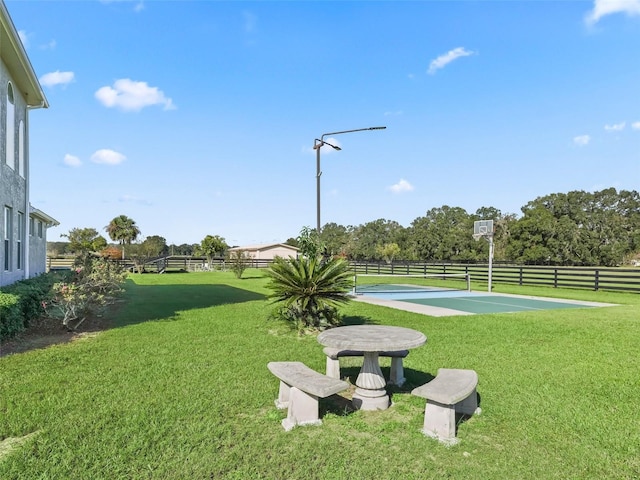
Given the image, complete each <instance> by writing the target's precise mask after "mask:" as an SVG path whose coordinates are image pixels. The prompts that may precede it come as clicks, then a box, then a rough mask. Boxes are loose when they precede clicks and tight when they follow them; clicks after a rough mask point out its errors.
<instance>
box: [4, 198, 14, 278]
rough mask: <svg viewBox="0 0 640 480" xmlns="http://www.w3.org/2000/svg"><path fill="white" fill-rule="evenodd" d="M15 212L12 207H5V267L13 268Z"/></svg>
mask: <svg viewBox="0 0 640 480" xmlns="http://www.w3.org/2000/svg"><path fill="white" fill-rule="evenodd" d="M12 220H13V212H12V210H11V207H4V269H5V271H7V272H8V271H10V270H11V237H12V234H13V221H12Z"/></svg>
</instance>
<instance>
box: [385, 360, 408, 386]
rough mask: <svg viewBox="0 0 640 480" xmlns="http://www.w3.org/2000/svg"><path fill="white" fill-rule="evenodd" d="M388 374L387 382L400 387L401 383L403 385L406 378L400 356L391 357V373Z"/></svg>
mask: <svg viewBox="0 0 640 480" xmlns="http://www.w3.org/2000/svg"><path fill="white" fill-rule="evenodd" d="M389 376H390V379H389V383H391V384H392V385H397V386H398V387H401V386H402V385H404V382H406V381H407V379H406V378H404V366H403V364H402V358H400V357H392V358H391V374H390V375H389Z"/></svg>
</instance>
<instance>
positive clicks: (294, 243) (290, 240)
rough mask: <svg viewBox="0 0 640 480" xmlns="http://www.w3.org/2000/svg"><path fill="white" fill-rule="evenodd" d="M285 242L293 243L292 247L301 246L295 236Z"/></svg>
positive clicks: (287, 243)
mask: <svg viewBox="0 0 640 480" xmlns="http://www.w3.org/2000/svg"><path fill="white" fill-rule="evenodd" d="M284 243H285V245H291V246H292V247H296V248H298V247H300V245H299V244H298V240H297V239H295V238H293V237H291V238H287V241H286V242H284Z"/></svg>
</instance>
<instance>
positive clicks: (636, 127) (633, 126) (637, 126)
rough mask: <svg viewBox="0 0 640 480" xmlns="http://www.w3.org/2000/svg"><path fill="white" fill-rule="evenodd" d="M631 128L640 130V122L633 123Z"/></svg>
mask: <svg viewBox="0 0 640 480" xmlns="http://www.w3.org/2000/svg"><path fill="white" fill-rule="evenodd" d="M631 128H633V129H634V130H640V122H633V123H632V124H631Z"/></svg>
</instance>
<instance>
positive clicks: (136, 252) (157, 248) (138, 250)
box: [127, 236, 166, 273]
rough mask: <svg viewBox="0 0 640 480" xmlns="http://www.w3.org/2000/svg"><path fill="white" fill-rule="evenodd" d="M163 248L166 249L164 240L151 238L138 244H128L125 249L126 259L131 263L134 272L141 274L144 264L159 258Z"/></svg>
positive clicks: (155, 237)
mask: <svg viewBox="0 0 640 480" xmlns="http://www.w3.org/2000/svg"><path fill="white" fill-rule="evenodd" d="M164 248H166V242H165V241H164V238H162V237H158V236H152V237H149V238H147V239H145V240H144V241H142V242H140V243H132V244H130V245H129V246H128V247H127V250H128V252H129V253H128V257H129V258H130V259H131V260H132V261H133V265H134V268H135V270H136V271H137V272H138V273H143V272H144V266H145V264H147V263H148V262H150V261H152V260H155V259H157V258H158V257H159V256H161V254H162V252H163V249H164Z"/></svg>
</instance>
